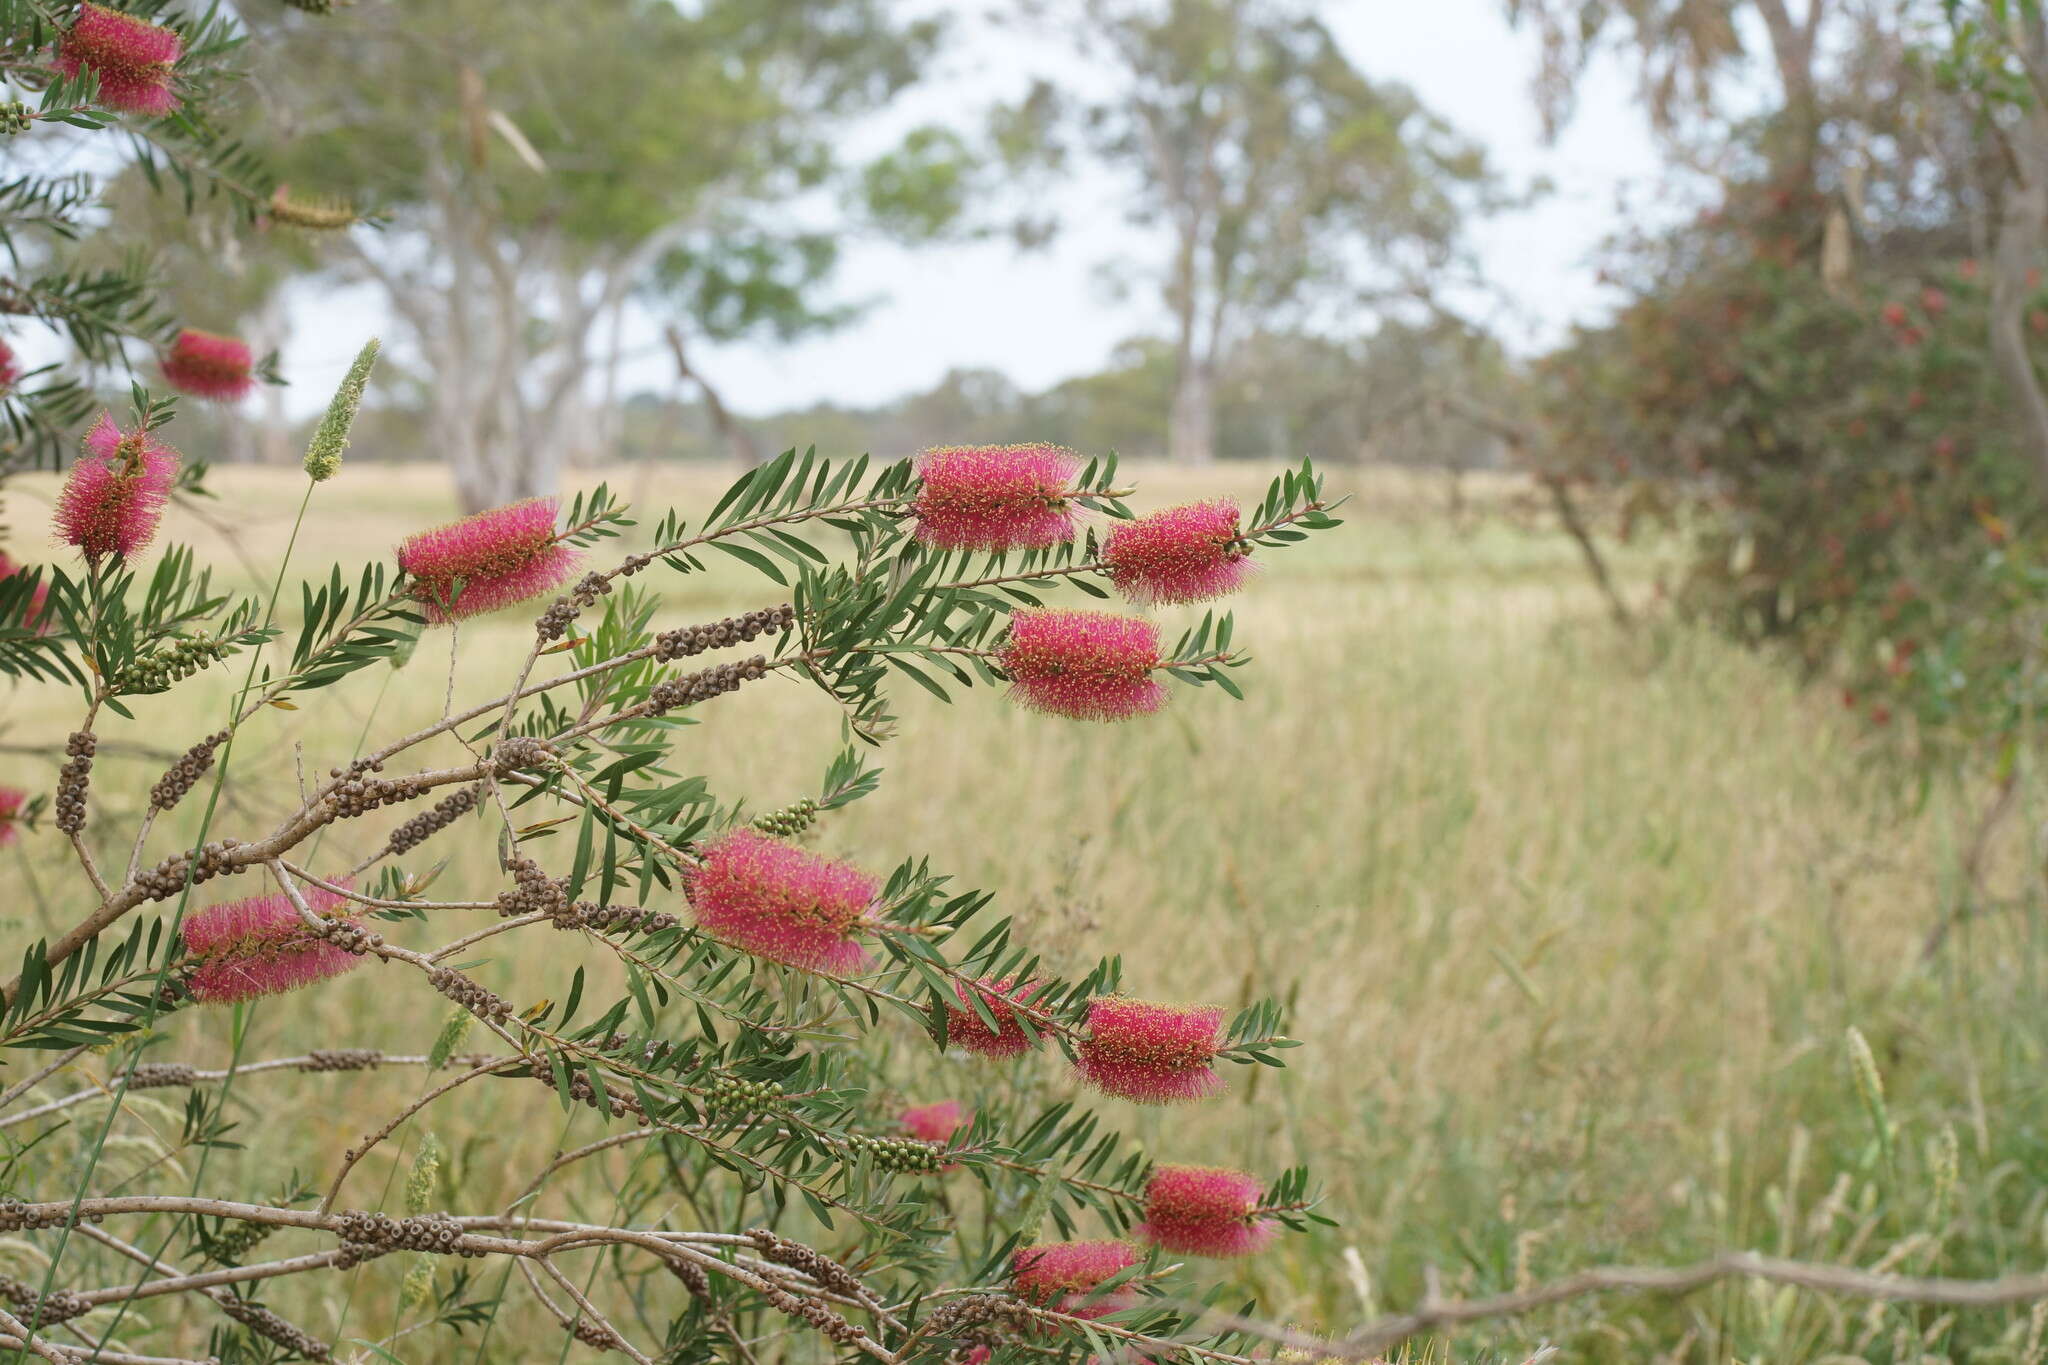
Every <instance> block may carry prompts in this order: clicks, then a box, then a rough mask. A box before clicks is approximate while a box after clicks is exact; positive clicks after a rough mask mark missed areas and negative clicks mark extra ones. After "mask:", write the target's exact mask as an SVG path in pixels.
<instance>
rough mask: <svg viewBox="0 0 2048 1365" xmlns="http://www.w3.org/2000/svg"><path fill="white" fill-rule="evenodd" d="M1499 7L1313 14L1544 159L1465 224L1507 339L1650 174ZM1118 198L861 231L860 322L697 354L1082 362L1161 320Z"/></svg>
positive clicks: (951, 74)
mask: <svg viewBox="0 0 2048 1365" xmlns="http://www.w3.org/2000/svg"><path fill="white" fill-rule="evenodd" d="M1503 8H1504V6H1503V5H1502V3H1501V0H1430V3H1426V4H1414V3H1410V2H1409V0H1329V3H1328V4H1327V5H1326V7H1325V11H1324V17H1325V20H1326V21H1327V22H1328V23H1329V24H1330V26H1331V27H1332V29H1333V30H1334V31H1335V32H1336V34H1337V35H1338V38H1339V41H1341V42H1342V43H1343V45H1344V47H1345V48H1346V50H1347V51H1348V52H1349V53H1350V55H1351V57H1352V59H1353V61H1355V62H1356V63H1357V64H1358V65H1359V66H1360V67H1361V68H1363V69H1364V70H1365V71H1366V72H1367V74H1369V75H1371V76H1373V77H1375V78H1379V79H1389V78H1390V79H1395V80H1399V81H1402V82H1405V83H1406V84H1408V85H1409V86H1411V87H1412V88H1414V89H1415V90H1416V91H1417V92H1418V93H1419V94H1420V95H1421V97H1422V98H1423V100H1424V102H1425V103H1426V104H1428V105H1429V106H1430V107H1431V108H1433V109H1434V110H1435V111H1436V112H1437V113H1438V114H1439V115H1441V116H1442V117H1444V118H1446V119H1448V120H1449V121H1450V122H1451V123H1452V124H1454V125H1455V126H1456V127H1458V128H1459V129H1460V130H1461V131H1462V132H1464V133H1465V134H1466V135H1467V136H1469V137H1472V138H1474V139H1475V140H1477V141H1479V142H1480V143H1481V144H1483V145H1484V146H1485V147H1486V148H1487V149H1488V151H1489V153H1490V154H1491V155H1492V157H1493V158H1494V160H1495V163H1496V165H1497V166H1498V168H1499V169H1500V170H1501V171H1502V172H1504V173H1505V174H1506V175H1507V176H1508V177H1509V178H1510V179H1511V180H1518V181H1526V180H1528V179H1530V178H1532V177H1535V176H1539V175H1540V176H1547V177H1548V178H1549V179H1550V180H1551V181H1552V182H1553V184H1554V185H1555V191H1554V192H1553V193H1552V194H1551V195H1550V196H1548V197H1547V198H1546V199H1545V200H1544V201H1543V202H1541V203H1540V204H1539V205H1537V206H1536V207H1534V208H1532V209H1529V210H1527V211H1522V212H1518V213H1515V214H1512V215H1507V216H1503V217H1500V218H1498V219H1495V220H1491V221H1488V222H1486V223H1483V224H1481V225H1479V226H1478V228H1477V229H1476V231H1475V233H1474V236H1475V239H1476V242H1477V245H1478V248H1479V256H1480V260H1481V263H1482V265H1483V267H1484V269H1485V271H1486V272H1487V274H1488V275H1489V276H1490V277H1491V278H1492V280H1493V281H1494V282H1495V283H1496V284H1497V285H1498V286H1499V287H1500V288H1501V290H1502V291H1503V292H1504V293H1505V294H1506V295H1507V297H1508V298H1509V299H1510V300H1511V301H1512V304H1513V307H1514V314H1515V315H1514V316H1513V317H1509V318H1495V319H1494V321H1495V322H1496V325H1500V326H1502V327H1503V330H1505V331H1506V332H1507V334H1508V338H1509V341H1510V344H1511V345H1515V346H1516V347H1517V349H1526V348H1528V347H1530V346H1532V345H1535V344H1539V343H1541V342H1543V341H1546V340H1548V339H1550V338H1552V337H1554V336H1556V335H1557V334H1558V333H1559V332H1560V331H1561V330H1562V329H1563V328H1564V327H1565V326H1566V325H1568V324H1569V323H1570V322H1571V321H1573V320H1575V319H1580V318H1587V317H1593V316H1597V315H1598V314H1599V313H1600V312H1601V310H1602V309H1603V308H1604V307H1605V306H1606V305H1607V302H1608V300H1607V298H1606V296H1605V294H1604V293H1603V291H1602V290H1601V289H1600V287H1599V286H1598V284H1597V283H1596V281H1595V278H1594V267H1593V265H1592V263H1591V257H1592V254H1593V251H1594V248H1595V247H1596V246H1597V245H1598V243H1599V242H1600V240H1601V239H1602V238H1603V237H1604V236H1605V235H1607V234H1608V233H1609V232H1611V231H1612V230H1613V229H1614V228H1615V227H1616V226H1617V223H1618V207H1617V199H1618V196H1619V195H1620V193H1621V192H1622V191H1623V190H1624V189H1626V188H1627V187H1628V186H1630V185H1635V186H1637V187H1643V186H1645V185H1647V184H1648V183H1649V182H1650V181H1651V180H1652V178H1653V177H1654V175H1655V172H1656V169H1657V159H1656V157H1655V155H1654V152H1653V149H1652V146H1651V144H1650V140H1649V138H1648V135H1647V133H1646V131H1645V127H1644V122H1643V118H1642V115H1641V113H1640V111H1639V110H1637V109H1636V108H1635V107H1634V106H1633V100H1632V93H1633V92H1632V88H1631V85H1630V82H1629V79H1628V76H1627V73H1626V72H1624V71H1623V70H1622V69H1621V68H1620V67H1619V66H1618V65H1614V66H1609V67H1607V68H1600V69H1596V70H1595V71H1594V72H1593V73H1592V75H1591V77H1590V79H1589V81H1588V83H1587V84H1586V86H1585V87H1584V89H1583V91H1582V94H1581V98H1580V102H1579V110H1578V116H1577V118H1576V119H1575V121H1574V122H1573V124H1572V125H1571V126H1570V127H1569V128H1568V129H1567V131H1566V133H1565V135H1564V136H1563V137H1562V138H1561V139H1560V140H1559V142H1558V143H1557V144H1556V145H1555V146H1549V145H1546V144H1545V143H1544V142H1543V139H1542V137H1541V129H1540V127H1539V124H1538V121H1537V118H1536V115H1535V112H1534V105H1533V103H1532V101H1531V98H1530V82H1531V78H1532V76H1533V75H1534V72H1535V67H1536V48H1535V42H1534V39H1533V37H1532V36H1531V35H1530V34H1528V33H1526V32H1517V31H1514V30H1512V29H1510V28H1509V27H1508V25H1507V22H1506V20H1505V19H1504V18H1502V15H1501V11H1502V9H1503ZM1046 55H1048V54H1047V52H1045V51H1038V52H1033V51H1031V50H1030V49H1029V47H1028V45H1020V44H1019V43H1018V42H1017V40H1016V39H1015V36H1014V35H1008V36H1003V37H995V36H992V35H989V34H988V33H986V32H983V31H979V30H970V37H969V39H968V41H966V42H965V43H963V44H962V45H961V47H960V48H959V49H957V50H956V51H955V52H954V53H953V54H952V55H951V56H950V57H949V59H948V60H947V62H946V65H945V68H944V69H943V71H942V72H941V73H940V74H939V76H938V78H937V79H935V80H934V81H932V82H930V83H929V84H928V86H927V87H925V88H922V89H920V90H919V91H917V92H915V93H914V95H913V97H912V101H911V103H910V104H909V105H908V106H907V107H906V108H904V109H902V110H901V111H900V112H899V114H898V116H897V117H898V118H900V119H901V120H902V122H903V123H904V125H905V126H908V125H909V124H912V123H915V122H918V121H925V120H940V119H943V118H945V117H946V116H947V114H948V112H949V111H951V110H957V109H959V108H963V107H964V108H974V107H976V104H977V102H978V101H980V100H984V99H986V97H987V95H988V93H989V92H991V91H1003V90H1012V89H1021V88H1022V86H1023V83H1024V82H1025V80H1026V79H1027V78H1028V76H1029V74H1030V70H1031V67H1032V65H1033V64H1034V62H1036V61H1038V60H1039V59H1042V58H1043V57H1045V56H1046ZM872 131H873V130H870V132H872ZM1115 198H1116V183H1115V182H1114V181H1112V180H1109V179H1106V178H1099V177H1096V176H1090V177H1089V178H1086V179H1083V180H1080V181H1078V182H1076V183H1074V184H1072V185H1070V186H1068V187H1067V189H1066V190H1065V191H1064V192H1063V195H1062V201H1063V202H1062V204H1061V207H1062V208H1063V209H1064V210H1065V211H1066V219H1067V221H1066V226H1065V228H1064V230H1063V232H1062V234H1061V235H1060V237H1059V238H1058V240H1057V241H1056V242H1055V244H1054V245H1053V246H1052V247H1051V248H1049V249H1044V250H1040V251H1036V252H1032V253H1026V254H1019V253H1018V252H1016V251H1015V250H1014V249H1012V248H1011V247H1010V246H1008V245H1007V244H1003V243H995V242H987V243H980V244H974V245H963V246H954V247H943V248H930V247H926V248H919V249H917V250H914V251H911V250H904V249H899V248H894V247H889V246H885V245H879V244H873V243H865V244H857V245H854V246H853V247H852V248H851V249H850V250H849V251H848V252H847V253H846V256H845V259H844V263H843V267H842V270H841V274H840V279H839V284H838V288H839V289H840V291H841V292H842V294H843V295H844V296H845V297H846V298H849V299H879V300H880V302H878V303H877V304H876V305H875V306H874V307H873V308H871V309H870V310H869V311H868V312H867V313H866V314H865V315H864V316H863V317H862V319H861V320H860V321H859V322H858V323H856V324H855V325H853V326H851V327H849V328H847V329H846V330H844V331H841V332H837V333H834V334H833V335H831V336H829V337H826V338H823V339H820V340H815V341H810V342H805V343H802V344H799V345H795V346H772V345H754V344H745V345H732V346H723V347H715V348H713V347H705V348H702V349H701V351H700V352H699V353H698V354H696V355H693V357H692V359H693V361H695V362H696V363H697V364H698V365H699V366H700V368H701V369H702V370H703V371H704V372H705V373H706V374H707V375H708V376H710V377H711V379H712V381H713V382H714V383H716V384H718V385H719V387H720V390H721V392H722V394H723V395H724V396H725V398H726V401H727V402H728V404H729V405H731V406H732V407H734V408H735V409H737V410H739V411H741V412H745V413H763V412H768V411H772V410H775V409H778V408H787V407H792V406H800V405H803V404H807V403H811V402H816V401H820V400H830V401H835V402H843V403H850V404H872V403H877V402H881V401H885V400H887V399H889V398H893V397H895V396H897V395H900V394H903V393H907V392H912V391H916V390H919V389H923V388H927V387H929V386H930V385H931V384H932V383H933V382H934V381H936V380H937V379H938V378H939V377H940V376H942V375H943V374H944V373H945V372H946V371H947V370H948V369H951V368H953V367H955V366H977V367H987V368H992V369H996V370H1000V371H1002V372H1003V373H1005V374H1007V375H1009V376H1010V377H1011V378H1012V379H1013V380H1015V381H1016V382H1017V383H1018V384H1020V385H1022V386H1024V387H1026V388H1031V389H1036V388H1041V387H1044V386H1046V385H1049V384H1052V383H1056V382H1058V381H1059V380H1061V379H1065V378H1067V377H1069V376H1072V375H1076V374H1083V373H1087V372H1089V371H1091V370H1094V369H1097V368H1099V367H1100V366H1101V364H1102V362H1103V361H1104V360H1105V358H1106V357H1107V356H1108V355H1109V353H1110V351H1111V349H1112V348H1113V347H1114V346H1115V345H1116V344H1117V342H1119V341H1121V340H1123V339H1125V338H1127V337H1130V336H1133V335H1137V334H1139V333H1143V332H1148V331H1150V332H1157V331H1159V330H1161V328H1162V324H1163V316H1162V314H1161V311H1160V309H1159V306H1158V303H1157V300H1156V297H1155V296H1153V295H1152V294H1151V293H1150V292H1149V291H1148V290H1145V289H1142V288H1140V289H1136V290H1133V291H1130V292H1128V293H1126V294H1124V296H1122V297H1118V296H1117V291H1116V290H1114V289H1113V288H1111V287H1109V285H1108V284H1107V283H1106V281H1105V272H1104V271H1103V270H1102V269H1101V267H1102V266H1103V265H1104V264H1105V263H1108V262H1114V261H1115V260H1117V259H1120V258H1121V259H1126V260H1128V259H1131V258H1132V257H1133V256H1134V254H1137V253H1142V252H1144V250H1145V248H1146V247H1147V245H1148V243H1147V242H1146V240H1145V239H1144V238H1143V237H1142V236H1140V235H1139V234H1138V233H1137V231H1136V230H1135V229H1132V228H1130V227H1128V226H1126V225H1125V224H1124V222H1123V220H1122V215H1121V212H1120V210H1119V208H1118V206H1117V204H1116V202H1115ZM1098 204H1099V205H1100V207H1098ZM1110 273H1111V274H1113V273H1114V272H1113V271H1112V272H1110ZM338 303H339V301H337V300H335V299H334V298H332V297H331V296H330V297H329V298H327V299H325V300H324V301H322V303H321V304H319V305H318V306H317V311H318V312H319V313H320V314H321V315H322V323H321V325H320V326H318V327H307V326H301V327H299V328H296V329H295V330H296V332H297V334H298V340H297V341H296V342H295V344H294V345H293V346H291V347H290V348H289V349H288V350H287V351H286V354H285V370H286V377H287V378H288V379H290V380H291V381H292V388H291V390H290V391H289V392H290V395H291V406H292V407H293V408H294V409H296V410H300V411H311V410H317V408H318V407H319V405H320V404H321V403H323V402H324V401H325V397H326V395H327V393H328V392H330V391H331V389H332V387H333V384H334V383H335V382H336V381H337V380H338V379H339V377H340V375H341V373H342V371H343V370H344V369H345V368H346V366H347V363H348V359H349V357H350V356H351V355H352V354H353V351H354V348H355V346H356V344H358V340H359V338H360V337H361V336H362V335H363V334H364V333H365V332H367V331H369V330H373V329H374V330H382V328H381V327H380V323H382V321H383V320H382V319H381V318H380V317H379V316H378V314H377V312H376V311H375V309H374V308H373V307H371V306H369V305H368V304H367V302H362V303H356V304H350V303H341V304H340V306H337V304H338ZM306 311H315V310H311V309H309V310H306ZM655 341H656V338H655V334H654V332H653V330H652V327H651V325H646V326H639V325H636V326H635V327H633V328H632V329H631V331H630V334H629V337H628V348H629V350H631V351H633V352H635V353H636V359H634V360H633V361H632V362H631V363H630V364H629V365H628V367H627V370H626V372H625V376H624V378H625V385H624V389H625V391H626V392H628V393H631V392H634V391H636V390H641V389H648V390H653V391H656V392H670V391H673V390H674V389H675V387H676V383H675V378H674V373H673V369H672V366H671V364H670V362H669V360H668V358H667V357H666V355H665V354H664V353H662V352H661V350H660V348H659V347H658V346H657V345H656V344H655Z"/></svg>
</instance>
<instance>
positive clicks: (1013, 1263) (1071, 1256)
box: [1010, 1242, 1145, 1318]
mask: <svg viewBox="0 0 2048 1365" xmlns="http://www.w3.org/2000/svg"><path fill="white" fill-rule="evenodd" d="M1144 1261H1145V1258H1144V1256H1143V1255H1142V1254H1141V1253H1140V1252H1139V1251H1138V1248H1137V1247H1135V1246H1133V1245H1132V1244H1131V1243H1129V1242H1040V1243H1038V1244H1037V1245H1036V1246H1028V1247H1019V1248H1018V1249H1017V1251H1016V1252H1015V1253H1014V1254H1012V1256H1011V1257H1010V1290H1011V1292H1012V1293H1014V1294H1016V1295H1017V1297H1018V1298H1021V1299H1028V1300H1030V1301H1031V1302H1032V1303H1035V1304H1037V1305H1038V1306H1039V1307H1041V1308H1050V1309H1052V1310H1054V1311H1055V1312H1060V1313H1067V1314H1071V1315H1072V1316H1074V1317H1077V1318H1102V1317H1107V1316H1109V1315H1110V1314H1111V1313H1116V1312H1121V1311H1122V1310H1124V1309H1126V1308H1129V1307H1131V1306H1133V1305H1134V1304H1136V1303H1137V1301H1138V1296H1137V1294H1136V1293H1135V1292H1133V1291H1132V1290H1131V1289H1129V1288H1128V1287H1121V1286H1120V1287H1118V1288H1116V1289H1113V1290H1111V1291H1110V1292H1109V1293H1107V1294H1105V1295H1103V1296H1102V1297H1101V1298H1099V1299H1097V1300H1095V1301H1094V1302H1093V1303H1090V1302H1088V1301H1087V1300H1088V1296H1089V1295H1090V1294H1091V1293H1093V1292H1094V1291H1095V1289H1096V1288H1097V1287H1098V1286H1099V1285H1101V1284H1102V1282H1103V1281H1104V1280H1107V1279H1110V1278H1112V1277H1113V1276H1116V1275H1119V1274H1121V1273H1123V1272H1124V1271H1126V1270H1129V1269H1130V1268H1131V1267H1132V1266H1134V1265H1142V1264H1144Z"/></svg>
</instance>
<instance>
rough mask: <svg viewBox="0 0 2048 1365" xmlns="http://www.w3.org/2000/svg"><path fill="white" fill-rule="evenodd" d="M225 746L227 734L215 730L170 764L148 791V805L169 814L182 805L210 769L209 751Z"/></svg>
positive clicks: (210, 753)
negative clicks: (175, 807) (187, 795)
mask: <svg viewBox="0 0 2048 1365" xmlns="http://www.w3.org/2000/svg"><path fill="white" fill-rule="evenodd" d="M227 742H228V732H227V731H226V730H216V731H214V732H213V733H212V734H210V735H208V736H207V737H206V738H205V739H202V740H200V741H199V742H198V743H197V744H195V745H193V746H192V747H191V748H189V749H187V750H186V751H185V756H184V757H183V758H181V759H179V760H178V761H177V762H176V763H173V764H172V765H171V767H170V769H169V771H167V772H165V773H164V775H163V776H162V777H159V778H158V779H157V780H156V785H155V786H154V787H151V788H150V789H149V804H150V805H151V806H153V807H155V808H156V809H157V810H170V809H171V808H172V807H174V806H176V805H177V804H178V803H179V802H180V801H183V800H184V799H185V795H186V793H187V792H190V791H191V790H192V788H193V785H194V784H195V783H197V782H198V781H199V779H200V778H202V777H204V776H206V774H207V772H208V770H210V769H211V768H212V767H213V751H214V750H215V749H218V748H219V747H220V746H221V745H223V744H225V743H227Z"/></svg>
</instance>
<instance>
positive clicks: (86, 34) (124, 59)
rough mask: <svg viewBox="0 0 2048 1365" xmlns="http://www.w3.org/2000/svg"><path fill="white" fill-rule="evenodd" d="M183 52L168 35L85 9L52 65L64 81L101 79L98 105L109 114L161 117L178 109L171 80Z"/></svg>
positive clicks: (118, 15) (100, 9)
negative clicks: (83, 76) (81, 76)
mask: <svg viewBox="0 0 2048 1365" xmlns="http://www.w3.org/2000/svg"><path fill="white" fill-rule="evenodd" d="M183 49H184V40H183V39H181V38H180V37H178V35H177V33H176V32H175V31H174V30H172V29H168V28H165V27H164V26H163V25H161V24H152V23H150V22H149V21H147V20H145V19H139V18H137V17H136V16H135V15H132V14H124V13H122V12H121V11H120V10H114V9H108V8H106V7H105V6H104V5H94V4H86V5H84V6H82V7H81V8H80V9H79V11H78V22H77V23H75V24H73V25H72V26H71V31H70V32H69V33H67V34H65V35H64V38H63V41H62V42H60V43H59V44H58V46H57V54H56V56H55V58H54V59H53V60H52V62H51V65H53V66H54V67H56V68H57V70H58V71H60V72H62V73H63V74H64V75H66V76H76V75H77V74H78V73H79V71H80V70H81V69H84V70H87V71H90V72H92V73H93V75H95V76H97V77H98V78H99V83H100V94H99V102H100V103H101V104H103V105H105V106H106V107H107V108H109V109H125V110H127V111H128V112H129V113H131V114H152V115H157V116H161V115H164V114H168V113H170V112H171V111H172V110H173V109H176V108H177V107H178V97H177V95H176V94H174V93H173V92H172V90H171V76H172V72H173V68H174V67H176V65H177V62H178V56H179V54H180V53H181V52H182V51H183Z"/></svg>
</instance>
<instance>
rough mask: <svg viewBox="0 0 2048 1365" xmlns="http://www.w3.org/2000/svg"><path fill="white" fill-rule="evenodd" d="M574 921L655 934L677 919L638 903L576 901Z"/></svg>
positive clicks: (594, 927) (597, 926)
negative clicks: (598, 903)
mask: <svg viewBox="0 0 2048 1365" xmlns="http://www.w3.org/2000/svg"><path fill="white" fill-rule="evenodd" d="M576 923H578V924H580V925H581V926H582V927H584V928H586V929H617V930H619V931H620V932H622V933H628V934H656V933H660V932H661V931H662V930H663V929H673V928H675V927H676V924H677V920H676V917H675V916H674V915H671V914H669V913H668V912H667V911H666V910H648V909H644V908H642V907H641V906H638V905H596V904H593V903H592V902H590V901H578V902H577V903H576ZM564 927H566V926H564Z"/></svg>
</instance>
